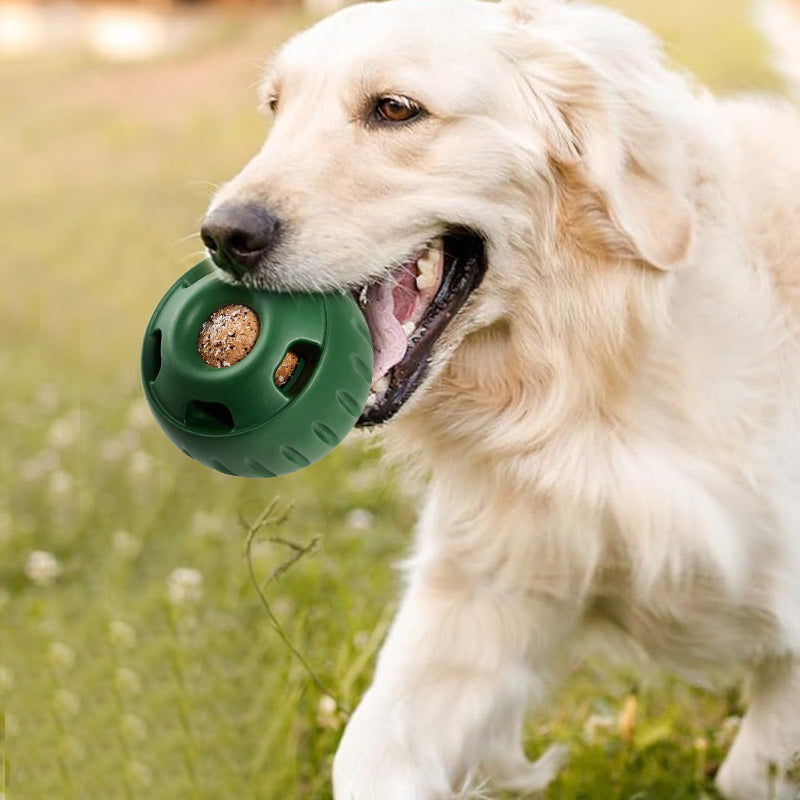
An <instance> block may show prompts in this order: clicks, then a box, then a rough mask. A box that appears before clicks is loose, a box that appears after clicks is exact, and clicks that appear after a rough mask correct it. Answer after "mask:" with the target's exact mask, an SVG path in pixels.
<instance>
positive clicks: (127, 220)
mask: <svg viewBox="0 0 800 800" xmlns="http://www.w3.org/2000/svg"><path fill="white" fill-rule="evenodd" d="M335 4H336V3H335V0H306V1H305V2H303V3H300V2H292V1H291V0H274V2H258V3H256V2H247V1H246V0H242V2H219V3H211V2H190V3H178V2H174V1H173V0H153V2H150V3H145V2H139V3H131V4H127V5H114V6H111V5H106V4H104V3H101V2H91V3H70V2H28V3H18V2H11V3H9V2H6V0H0V263H2V278H3V287H2V291H0V319H2V325H1V327H0V330H1V331H2V335H0V375H1V376H2V390H0V410H1V411H2V414H1V415H0V426H1V427H0V695H1V696H2V707H3V723H4V724H3V736H2V755H3V760H4V762H5V773H4V775H5V788H4V795H3V794H2V793H0V798H1V799H2V800H6V798H8V799H9V800H10V798H15V799H17V798H19V799H20V800H23V799H24V800H44V798H48V800H50V799H52V798H55V799H56V800H61V799H62V798H63V799H64V800H72V799H73V798H75V800H77V799H78V798H80V800H86V799H87V798H97V799H98V800H112V799H113V798H126V799H128V800H130V799H131V798H140V797H141V798H145V797H146V798H152V799H153V800H171V799H172V798H176V799H177V798H181V799H182V800H184V799H185V798H220V797H227V798H252V799H253V800H262V799H263V800H277V799H278V798H282V799H283V798H298V800H300V799H301V798H302V799H303V800H306V799H307V800H312V799H313V800H316V799H318V798H326V797H329V796H330V790H329V778H328V773H329V768H330V761H331V757H332V753H333V751H334V749H335V746H336V742H337V740H338V737H339V735H340V732H341V727H342V725H343V723H344V721H345V720H346V717H347V712H348V710H349V709H351V708H352V707H353V705H354V704H355V702H356V700H357V698H358V696H359V695H360V693H361V692H362V691H363V689H364V687H365V686H366V685H367V682H368V680H369V675H370V672H371V668H372V664H373V660H374V656H375V653H376V650H377V648H378V645H379V643H380V641H381V638H382V636H383V634H384V633H385V630H386V626H387V624H388V621H389V619H390V616H391V612H392V610H393V608H394V604H395V602H396V599H395V598H396V596H397V593H398V588H399V581H398V578H397V575H396V572H395V569H394V565H395V564H396V563H397V562H398V561H399V560H400V559H401V558H402V557H403V556H404V555H405V554H406V552H407V548H408V545H409V542H410V535H411V529H412V526H413V521H414V517H415V513H416V509H417V503H418V500H417V498H418V491H417V489H416V488H415V487H410V486H407V485H405V484H404V482H403V481H401V480H399V478H398V476H396V475H392V474H390V473H389V472H387V471H386V469H385V468H384V467H382V466H381V464H380V461H379V454H378V452H377V448H376V447H375V446H374V442H373V440H372V439H370V438H369V437H364V438H360V437H355V436H353V437H351V438H349V439H348V440H347V441H346V442H345V443H344V444H343V445H342V446H341V447H339V448H338V449H337V450H335V451H334V452H333V453H332V454H331V455H329V456H328V457H327V458H325V459H324V460H323V461H321V462H320V463H318V464H316V465H314V466H312V467H310V468H308V469H306V470H304V471H302V472H301V473H298V474H296V475H293V476H289V477H286V478H276V479H270V480H264V481H250V480H245V479H236V478H230V477H226V476H223V475H220V474H216V473H213V472H211V471H209V470H207V469H205V468H203V467H201V466H199V465H198V464H196V463H194V462H192V461H190V460H189V459H187V458H186V457H185V456H183V455H182V454H181V453H180V452H179V451H178V450H177V449H175V448H174V447H173V446H172V445H171V444H169V442H167V440H166V439H165V438H164V437H163V435H162V434H161V433H160V432H159V431H158V430H157V429H156V427H155V425H154V423H153V422H152V420H151V418H150V415H149V412H148V410H147V407H146V405H145V404H144V402H143V399H142V396H141V391H140V387H139V374H138V369H139V346H140V340H141V336H142V333H143V331H144V328H145V325H146V323H147V320H148V318H149V315H150V313H151V312H152V310H153V308H154V307H155V305H156V303H157V302H158V300H159V299H160V297H161V295H162V294H163V293H164V291H165V290H166V289H167V288H168V286H169V285H170V284H171V283H172V282H173V281H174V280H175V279H176V278H177V276H178V275H179V274H181V273H182V272H183V271H185V270H186V269H188V268H189V267H190V266H191V265H192V264H193V263H195V262H196V261H198V260H200V258H201V257H202V250H201V246H200V243H199V239H198V237H197V228H198V224H199V220H200V219H201V217H202V215H203V212H204V209H205V207H206V204H207V202H208V199H209V197H210V195H211V193H212V192H213V189H214V186H215V185H216V184H217V183H218V182H221V181H223V180H225V179H226V178H228V177H230V176H232V175H233V174H234V173H235V172H236V171H237V170H238V168H239V167H240V166H241V165H242V164H243V163H244V162H245V161H246V160H247V159H248V158H249V157H250V156H251V155H252V154H253V153H254V152H255V150H256V149H257V148H258V147H259V145H260V143H261V141H262V140H263V137H264V136H265V133H266V127H267V124H266V121H265V120H264V119H263V118H262V117H260V116H259V115H258V114H257V112H256V92H255V85H256V83H257V81H258V79H259V74H260V70H261V66H262V64H263V63H264V61H265V59H266V58H267V57H268V56H269V54H270V52H271V51H272V50H273V49H274V47H275V46H276V44H277V43H278V42H280V41H281V40H283V39H285V38H286V37H287V36H288V35H289V34H290V33H292V32H293V31H295V30H297V29H299V28H301V27H303V26H305V25H307V24H309V23H310V22H311V21H313V20H314V19H315V18H317V17H318V16H320V15H322V14H325V13H327V12H328V11H330V10H331V8H330V6H331V5H335ZM617 5H619V7H620V8H622V9H623V10H625V11H627V12H629V13H630V14H631V15H633V16H634V17H636V18H638V19H640V20H642V21H644V22H646V23H648V24H649V25H651V26H652V27H653V28H654V29H655V30H656V31H657V32H658V33H659V34H660V35H661V36H663V37H664V39H665V40H666V42H667V47H668V51H669V54H670V56H671V58H672V59H673V60H674V61H675V63H676V64H678V65H680V66H681V67H687V68H689V69H691V70H692V71H694V72H695V73H696V74H697V75H698V77H699V78H700V79H701V80H703V81H705V82H707V83H708V84H710V85H711V86H712V87H713V88H714V89H717V90H720V91H741V90H761V89H771V90H773V89H774V90H778V91H780V90H781V86H780V84H779V82H778V81H777V79H776V78H775V76H774V74H773V73H772V71H771V70H770V67H769V63H768V61H769V59H768V56H767V53H766V48H765V46H764V44H763V42H762V39H761V37H760V36H759V34H758V32H757V31H756V30H755V28H754V26H753V23H752V21H751V15H750V9H749V7H748V5H747V3H746V2H745V0H725V2H721V0H669V1H667V0H663V1H662V0H619V2H618V3H617ZM312 157H313V154H312ZM273 502H277V506H275V507H274V508H273V510H272V511H271V512H270V514H269V515H268V519H267V520H266V524H264V525H261V526H259V524H258V523H259V521H260V520H261V521H263V514H262V512H264V511H265V509H268V508H269V507H270V504H271V503H273ZM276 517H284V518H285V519H284V521H283V522H282V523H281V522H280V521H277V520H276ZM270 520H272V521H270ZM248 554H249V557H248ZM251 571H252V575H251ZM257 587H258V589H257ZM259 589H260V590H261V592H262V593H263V597H262V596H260V594H259ZM276 625H277V626H279V627H280V630H276ZM286 639H288V640H290V641H291V642H293V645H294V647H295V648H296V649H297V651H298V652H299V654H300V655H301V657H302V659H303V660H304V661H305V662H306V664H307V667H308V668H310V670H311V671H313V675H311V674H310V673H309V669H307V667H306V666H304V664H303V663H302V661H301V659H300V658H298V657H297V654H296V653H293V652H292V650H291V648H290V647H289V646H288V645H287V644H286V641H285V640H286ZM739 713H740V706H739V701H738V692H737V690H736V687H735V686H724V685H723V686H722V687H717V688H716V689H714V690H711V689H709V688H703V687H692V686H688V685H686V684H682V683H676V682H674V681H672V680H670V679H669V678H666V677H665V676H663V675H661V674H659V673H657V672H655V673H649V674H648V675H647V676H646V677H645V678H641V676H640V673H639V672H638V671H637V672H629V671H628V670H627V669H625V668H623V667H620V666H617V665H608V664H598V663H595V662H591V663H588V664H584V665H582V666H579V665H577V664H576V671H575V674H574V676H573V677H572V678H571V679H570V681H569V682H568V683H567V685H566V686H565V687H563V689H561V690H560V691H558V692H556V693H555V694H554V696H553V699H552V701H551V706H550V707H549V708H547V709H544V710H543V711H542V712H541V713H540V714H538V715H536V716H534V717H532V718H531V721H530V726H529V734H530V736H529V742H530V750H531V753H532V754H535V753H536V752H538V751H540V750H541V749H542V748H543V747H544V746H545V745H546V744H547V743H548V742H550V741H552V740H558V741H563V742H567V743H569V744H570V745H571V746H572V748H573V761H572V763H571V765H570V766H569V767H568V768H567V770H566V771H565V773H564V775H563V776H562V777H561V778H560V779H559V780H558V781H557V782H556V784H554V785H553V787H551V788H550V789H549V790H548V794H547V797H548V798H551V800H552V799H553V798H563V800H576V798H586V800H594V799H595V798H597V800H600V798H603V800H609V798H630V800H633V798H636V799H637V800H645V799H646V798H652V799H653V800H672V799H673V798H702V797H711V796H713V790H712V789H711V784H710V780H709V779H710V777H711V776H712V775H713V771H714V768H715V766H716V765H717V764H718V763H719V760H720V757H721V754H722V752H723V748H724V747H725V746H726V745H727V743H728V742H729V741H730V738H731V736H732V735H733V733H734V732H735V729H736V725H737V720H738V714H739ZM754 800H756V799H755V798H754Z"/></svg>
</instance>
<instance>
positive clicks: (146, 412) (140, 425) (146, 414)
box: [128, 397, 153, 431]
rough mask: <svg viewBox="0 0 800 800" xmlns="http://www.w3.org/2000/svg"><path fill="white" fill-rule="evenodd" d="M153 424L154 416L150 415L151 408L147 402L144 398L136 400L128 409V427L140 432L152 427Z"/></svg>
mask: <svg viewBox="0 0 800 800" xmlns="http://www.w3.org/2000/svg"><path fill="white" fill-rule="evenodd" d="M152 424H153V415H152V414H151V413H150V406H148V405H147V401H146V400H145V399H144V398H143V397H142V398H140V399H138V400H134V402H133V404H132V405H131V407H130V408H129V409H128V425H129V426H130V427H131V428H133V429H134V430H137V431H140V430H143V429H144V428H148V427H150V426H151V425H152Z"/></svg>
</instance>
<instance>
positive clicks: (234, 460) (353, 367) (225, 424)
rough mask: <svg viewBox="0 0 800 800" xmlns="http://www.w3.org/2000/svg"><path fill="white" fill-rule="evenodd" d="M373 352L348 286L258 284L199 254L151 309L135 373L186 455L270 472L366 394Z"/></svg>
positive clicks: (331, 443)
mask: <svg viewBox="0 0 800 800" xmlns="http://www.w3.org/2000/svg"><path fill="white" fill-rule="evenodd" d="M372 358H373V354H372V343H371V340H370V335H369V330H368V329H367V324H366V321H365V319H364V316H363V314H362V313H361V311H360V310H359V308H358V305H357V303H356V301H355V300H354V299H353V298H352V297H351V296H350V295H347V294H288V293H279V292H259V291H255V290H252V289H247V288H245V287H242V286H236V285H233V284H230V283H227V282H226V281H225V280H223V279H222V278H221V277H220V273H219V270H217V269H216V267H214V265H213V264H212V263H211V262H210V261H203V262H201V263H199V264H197V265H196V266H195V267H193V268H192V269H190V270H189V271H188V272H187V273H186V274H185V275H184V276H183V277H181V278H180V279H179V280H178V281H176V283H175V284H173V286H172V287H171V288H170V289H169V291H168V292H167V293H166V294H165V295H164V297H163V298H162V300H161V302H160V303H159V304H158V306H157V307H156V310H155V311H154V312H153V316H152V317H151V319H150V323H149V324H148V326H147V330H146V331H145V335H144V342H143V344H142V384H143V387H144V393H145V397H146V398H147V402H148V404H149V406H150V410H151V411H152V412H153V416H154V417H155V419H156V421H157V422H158V424H159V425H160V426H161V428H162V430H163V431H164V433H166V435H167V436H168V437H169V439H170V440H171V441H172V442H173V443H174V444H175V445H177V446H178V447H179V448H180V449H181V450H182V451H183V452H184V453H186V455H188V456H191V457H192V458H194V459H196V460H197V461H199V462H200V463H201V464H205V465H206V466H208V467H212V468H213V469H216V470H218V471H220V472H224V473H226V474H228V475H239V476H243V477H252V478H256V477H262V478H263V477H274V476H276V475H285V474H287V473H289V472H294V471H295V470H298V469H301V468H302V467H307V466H308V465H309V464H312V463H313V462H314V461H317V460H319V459H320V458H322V457H323V456H324V455H326V454H327V453H328V452H330V451H331V450H332V449H333V448H334V447H336V446H337V445H338V444H339V443H340V442H341V441H342V439H344V437H345V436H346V435H347V434H348V432H349V431H350V430H351V429H352V428H353V426H354V425H355V423H356V421H357V420H358V417H359V416H360V414H361V412H362V410H363V408H364V404H365V403H366V400H367V396H368V394H369V390H370V383H371V379H372Z"/></svg>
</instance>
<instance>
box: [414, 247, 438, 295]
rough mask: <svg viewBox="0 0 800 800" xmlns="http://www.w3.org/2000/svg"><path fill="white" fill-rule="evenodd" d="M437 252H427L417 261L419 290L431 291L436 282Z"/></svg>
mask: <svg viewBox="0 0 800 800" xmlns="http://www.w3.org/2000/svg"><path fill="white" fill-rule="evenodd" d="M436 258H437V254H436V251H431V250H430V249H428V250H426V251H425V252H424V253H423V254H422V255H421V256H420V257H419V258H418V259H417V289H430V287H431V286H433V284H434V283H435V282H436Z"/></svg>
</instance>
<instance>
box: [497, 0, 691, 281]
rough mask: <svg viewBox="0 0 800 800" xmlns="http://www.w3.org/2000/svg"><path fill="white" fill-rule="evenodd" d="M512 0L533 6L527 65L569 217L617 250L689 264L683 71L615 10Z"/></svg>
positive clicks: (584, 235) (601, 244) (597, 243)
mask: <svg viewBox="0 0 800 800" xmlns="http://www.w3.org/2000/svg"><path fill="white" fill-rule="evenodd" d="M506 3H507V5H519V4H521V5H523V6H525V7H526V8H528V10H529V12H530V14H529V16H527V17H526V18H525V19H523V20H522V21H520V20H519V19H517V20H516V21H515V24H516V26H517V28H518V29H522V30H524V32H525V37H526V40H527V42H528V46H527V48H526V53H525V56H524V58H523V60H522V63H521V69H522V72H523V77H524V80H525V83H526V88H527V91H528V92H529V93H530V94H531V95H534V96H535V98H534V102H536V104H537V106H538V107H539V108H540V109H541V108H546V109H547V114H546V118H547V122H548V123H549V124H545V125H544V127H545V131H544V133H545V136H546V138H547V140H548V145H549V148H550V157H551V160H552V162H553V166H554V170H555V173H556V176H557V180H556V183H557V190H558V192H559V194H560V202H561V203H562V205H563V206H564V208H563V209H562V218H563V220H565V224H567V225H569V226H570V230H571V231H572V233H574V235H575V236H576V237H578V239H579V240H580V241H581V243H582V244H584V245H585V246H589V247H592V248H604V249H605V250H607V251H608V252H609V253H610V254H611V255H612V256H613V257H617V258H623V259H626V260H631V259H635V260H639V261H644V262H646V263H648V264H651V265H652V266H655V267H657V268H659V269H663V270H669V269H674V268H677V267H680V266H681V265H683V264H684V263H685V262H686V261H687V260H688V257H689V251H690V248H691V242H692V228H693V215H692V210H691V205H690V203H689V200H688V184H689V181H688V179H687V169H688V167H687V164H688V160H689V159H688V153H687V144H686V138H687V137H686V130H687V128H686V122H685V120H686V112H685V106H686V103H687V102H688V101H689V99H690V98H691V94H690V92H689V90H688V89H687V87H686V86H685V83H684V80H683V78H681V77H680V76H677V75H675V74H674V73H672V72H670V71H669V70H667V69H666V68H665V67H664V66H663V65H662V63H661V54H660V50H659V48H658V47H657V46H656V45H655V43H654V41H653V39H652V37H651V36H650V35H649V33H648V32H647V31H645V30H644V29H643V28H641V27H639V26H638V25H636V24H635V23H633V22H631V21H630V20H627V19H625V18H623V17H621V16H620V15H618V14H616V13H614V12H609V11H608V10H605V9H602V10H601V9H587V8H585V7H583V8H580V9H571V8H570V7H569V6H568V5H567V4H564V3H560V2H557V0H506ZM578 15H582V16H581V17H578ZM538 116H539V117H540V118H541V117H542V114H541V111H540V113H539V115H538ZM553 123H555V124H553Z"/></svg>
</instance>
